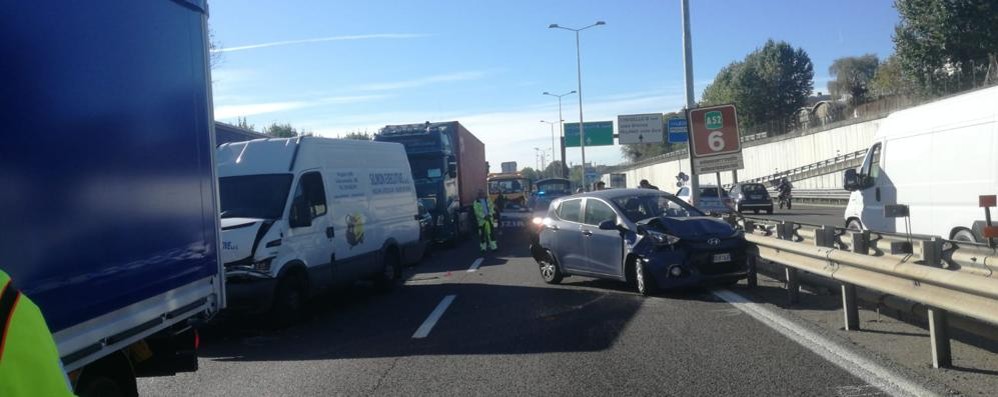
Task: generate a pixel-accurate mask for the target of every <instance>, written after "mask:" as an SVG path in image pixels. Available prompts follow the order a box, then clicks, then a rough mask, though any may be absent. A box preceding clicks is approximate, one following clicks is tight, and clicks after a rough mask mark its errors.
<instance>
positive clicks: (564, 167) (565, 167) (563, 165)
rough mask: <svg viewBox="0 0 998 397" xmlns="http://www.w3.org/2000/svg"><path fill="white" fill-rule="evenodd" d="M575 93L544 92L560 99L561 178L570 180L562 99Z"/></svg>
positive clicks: (552, 155)
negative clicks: (566, 157) (566, 156)
mask: <svg viewBox="0 0 998 397" xmlns="http://www.w3.org/2000/svg"><path fill="white" fill-rule="evenodd" d="M574 93H575V91H569V92H566V93H564V94H561V95H558V94H552V93H550V92H547V91H544V93H543V95H547V96H553V97H555V98H558V133H559V134H561V177H562V178H565V179H568V161H566V160H565V125H564V124H565V118H564V117H562V116H561V97H563V96H567V95H572V94H574ZM551 158H552V159H553V158H554V152H553V151H552V152H551Z"/></svg>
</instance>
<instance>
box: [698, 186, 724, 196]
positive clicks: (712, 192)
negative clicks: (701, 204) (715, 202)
mask: <svg viewBox="0 0 998 397" xmlns="http://www.w3.org/2000/svg"><path fill="white" fill-rule="evenodd" d="M718 191H720V192H721V193H720V194H721V197H728V192H726V191H724V190H720V189H718V188H716V187H702V188H700V197H701V198H703V197H717V194H718Z"/></svg>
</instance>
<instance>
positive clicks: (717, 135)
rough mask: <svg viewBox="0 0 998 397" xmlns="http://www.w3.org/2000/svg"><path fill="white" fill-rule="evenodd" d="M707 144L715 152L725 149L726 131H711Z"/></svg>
mask: <svg viewBox="0 0 998 397" xmlns="http://www.w3.org/2000/svg"><path fill="white" fill-rule="evenodd" d="M707 145H709V146H710V150H712V151H715V152H720V151H722V150H724V132H721V131H711V132H710V134H708V135H707Z"/></svg>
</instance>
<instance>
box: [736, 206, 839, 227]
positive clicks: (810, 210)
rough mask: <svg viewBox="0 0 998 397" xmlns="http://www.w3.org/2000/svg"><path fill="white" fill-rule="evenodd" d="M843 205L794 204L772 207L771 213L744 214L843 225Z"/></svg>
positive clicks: (818, 223)
mask: <svg viewBox="0 0 998 397" xmlns="http://www.w3.org/2000/svg"><path fill="white" fill-rule="evenodd" d="M845 210H846V209H845V207H814V206H806V205H794V208H793V209H790V210H787V209H780V208H779V207H777V208H775V209H773V213H772V214H769V215H766V214H758V215H756V214H752V213H746V214H744V215H745V216H746V217H749V218H765V219H775V220H781V221H793V222H800V223H809V224H813V225H832V226H838V227H844V226H845V218H843V214H844V213H845Z"/></svg>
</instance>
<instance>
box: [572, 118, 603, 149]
mask: <svg viewBox="0 0 998 397" xmlns="http://www.w3.org/2000/svg"><path fill="white" fill-rule="evenodd" d="M579 146H580V145H579V123H565V147H579ZM586 146H613V121H587V122H586Z"/></svg>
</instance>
